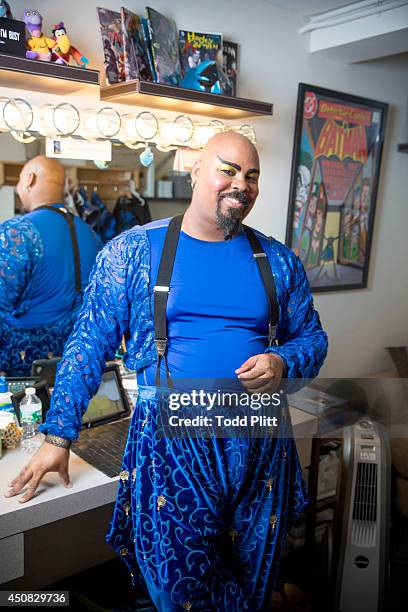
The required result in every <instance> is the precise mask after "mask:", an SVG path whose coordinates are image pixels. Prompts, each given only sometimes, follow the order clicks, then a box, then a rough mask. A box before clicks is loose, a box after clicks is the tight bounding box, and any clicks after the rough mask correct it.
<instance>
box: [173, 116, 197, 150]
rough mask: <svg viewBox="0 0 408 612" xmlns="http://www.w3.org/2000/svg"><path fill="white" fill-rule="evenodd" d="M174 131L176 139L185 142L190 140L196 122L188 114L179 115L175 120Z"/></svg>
mask: <svg viewBox="0 0 408 612" xmlns="http://www.w3.org/2000/svg"><path fill="white" fill-rule="evenodd" d="M173 126H174V128H173V132H174V136H175V138H176V140H177V141H178V142H182V143H183V144H185V143H187V142H189V141H190V140H191V139H192V137H193V133H194V124H193V122H192V121H191V119H190V117H187V116H186V115H178V117H176V118H175V119H174V121H173Z"/></svg>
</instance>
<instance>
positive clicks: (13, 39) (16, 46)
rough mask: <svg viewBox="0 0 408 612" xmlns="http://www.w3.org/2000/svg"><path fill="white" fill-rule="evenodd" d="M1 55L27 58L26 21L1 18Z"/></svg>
mask: <svg viewBox="0 0 408 612" xmlns="http://www.w3.org/2000/svg"><path fill="white" fill-rule="evenodd" d="M0 53H4V54H5V55H17V56H19V57H25V54H26V34H25V23H24V21H17V19H7V18H5V17H1V18H0Z"/></svg>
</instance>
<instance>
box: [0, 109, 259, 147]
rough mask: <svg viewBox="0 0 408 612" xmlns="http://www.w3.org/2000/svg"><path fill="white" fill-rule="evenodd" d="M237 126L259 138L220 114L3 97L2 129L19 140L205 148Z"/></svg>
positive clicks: (242, 132) (252, 131) (238, 130)
mask: <svg viewBox="0 0 408 612" xmlns="http://www.w3.org/2000/svg"><path fill="white" fill-rule="evenodd" d="M226 131H236V132H240V133H241V134H244V135H245V136H247V137H248V138H249V139H250V140H251V141H252V142H254V143H255V142H256V136H255V130H254V128H253V126H252V125H250V124H241V125H235V126H231V125H226V124H224V123H223V122H222V121H219V120H217V119H213V120H206V121H205V120H204V121H202V120H198V119H196V120H194V119H192V118H191V117H189V116H188V115H177V116H175V117H174V118H171V117H170V118H169V117H157V116H156V115H155V114H154V113H152V112H151V111H142V112H139V113H134V114H133V113H128V112H127V113H120V112H119V111H118V110H116V109H114V108H113V107H110V106H104V107H102V108H95V109H92V108H85V109H78V108H76V107H75V106H74V105H73V104H70V103H67V102H63V103H61V104H44V105H39V106H34V107H33V106H31V104H30V103H29V102H27V101H26V100H23V99H22V98H0V132H9V133H10V134H11V135H12V136H13V137H14V138H16V140H18V141H19V142H32V141H33V138H35V137H36V136H46V137H68V136H72V137H75V138H82V139H85V140H110V141H112V142H115V143H122V144H124V145H126V146H128V147H129V148H131V149H137V148H139V147H140V146H141V144H143V145H145V144H146V143H151V144H155V145H156V146H157V148H159V149H160V150H162V151H170V150H172V149H176V148H177V147H188V148H191V149H202V148H203V147H204V146H205V144H206V143H207V141H208V140H209V139H210V138H211V137H212V136H214V135H215V134H218V133H220V132H226Z"/></svg>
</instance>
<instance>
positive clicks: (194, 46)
mask: <svg viewBox="0 0 408 612" xmlns="http://www.w3.org/2000/svg"><path fill="white" fill-rule="evenodd" d="M179 48H180V61H181V68H182V72H183V79H182V81H181V83H180V85H181V86H182V87H186V88H188V89H198V90H199V91H207V92H209V93H221V84H220V75H219V70H218V67H219V65H220V64H221V62H222V35H221V34H214V33H209V32H191V31H188V30H180V31H179Z"/></svg>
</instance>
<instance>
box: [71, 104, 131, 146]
mask: <svg viewBox="0 0 408 612" xmlns="http://www.w3.org/2000/svg"><path fill="white" fill-rule="evenodd" d="M120 127H121V118H120V115H119V113H118V112H117V111H115V110H114V109H113V108H110V107H109V106H105V107H103V108H101V109H99V110H98V111H96V110H87V111H84V112H83V113H81V128H80V131H81V135H82V136H83V137H84V138H87V139H91V140H94V139H96V138H113V137H114V136H116V135H117V134H118V132H119V131H120Z"/></svg>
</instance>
